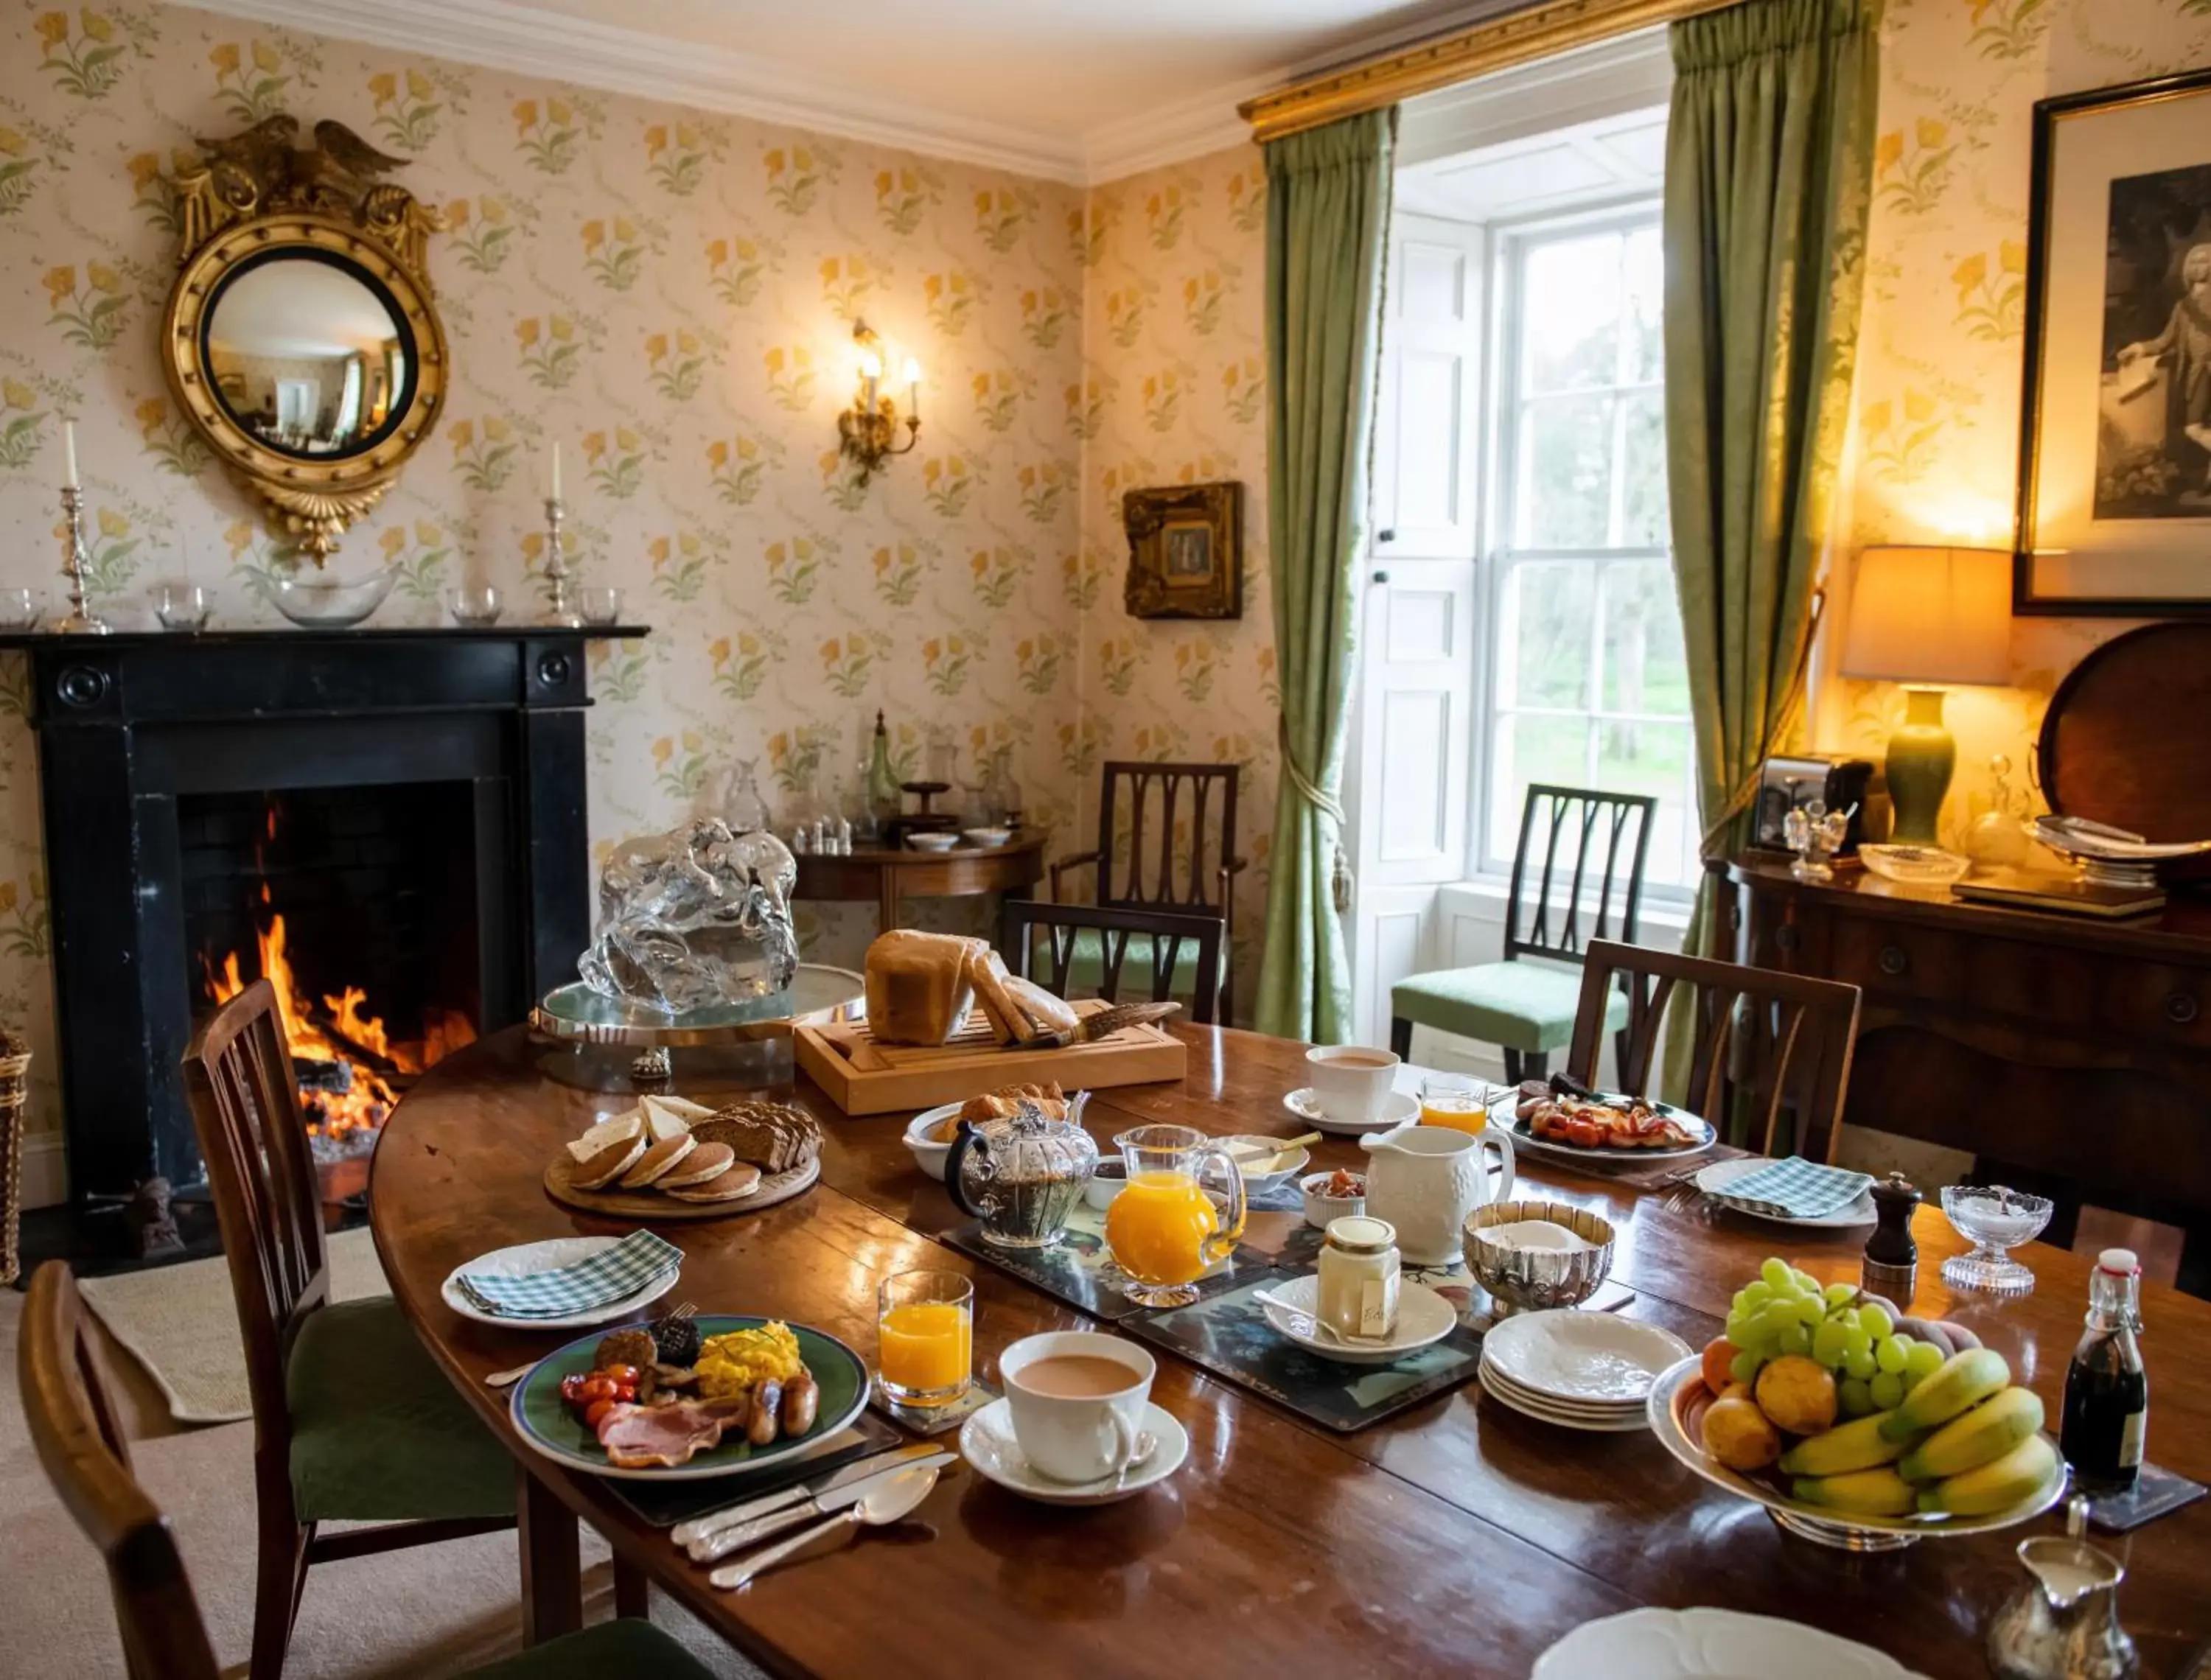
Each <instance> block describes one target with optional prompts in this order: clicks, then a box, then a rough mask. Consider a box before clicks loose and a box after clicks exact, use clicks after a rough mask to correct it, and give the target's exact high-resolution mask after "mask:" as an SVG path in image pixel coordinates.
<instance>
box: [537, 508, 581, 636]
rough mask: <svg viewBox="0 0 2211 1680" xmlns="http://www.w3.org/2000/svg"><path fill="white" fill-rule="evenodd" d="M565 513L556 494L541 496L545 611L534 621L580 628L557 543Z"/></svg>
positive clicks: (565, 562) (564, 558) (565, 559)
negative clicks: (542, 498) (543, 510)
mask: <svg viewBox="0 0 2211 1680" xmlns="http://www.w3.org/2000/svg"><path fill="white" fill-rule="evenodd" d="M566 513H567V510H566V508H564V507H563V506H561V505H560V498H559V497H558V496H548V497H547V498H546V499H545V586H546V596H545V611H544V613H542V615H540V617H539V618H538V620H537V622H538V623H540V624H542V625H559V626H560V628H561V629H563V630H581V629H582V628H583V627H584V615H583V614H582V613H579V612H578V611H577V610H576V609H575V608H574V607H572V606H570V605H569V603H568V557H567V554H566V552H565V551H564V550H563V549H562V547H561V546H560V521H561V520H562V518H563V517H566Z"/></svg>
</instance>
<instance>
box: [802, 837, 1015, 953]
mask: <svg viewBox="0 0 2211 1680" xmlns="http://www.w3.org/2000/svg"><path fill="white" fill-rule="evenodd" d="M1049 843H1051V831H1050V830H1048V829H1039V830H1036V831H1024V832H1022V833H1021V835H1020V836H1018V837H1016V838H1015V839H1012V840H1009V841H1008V842H1007V843H1005V844H1004V845H1003V846H987V847H985V846H971V845H968V844H967V843H966V842H964V841H963V842H961V843H960V844H959V845H958V846H955V847H954V848H953V849H952V850H950V851H948V852H917V851H891V850H887V849H868V850H864V851H863V850H860V849H854V850H852V851H851V852H850V853H847V854H846V855H843V856H841V857H825V856H817V855H811V854H809V855H804V856H802V857H800V858H799V860H798V886H797V891H794V892H793V893H792V895H791V896H792V897H796V898H826V899H832V900H836V901H839V902H841V903H866V902H867V901H868V900H869V899H870V898H872V899H874V900H875V909H876V914H877V915H878V916H879V917H880V918H881V921H880V924H879V927H880V931H881V932H883V933H888V932H889V931H890V930H891V929H892V928H896V927H898V926H899V925H900V922H899V907H900V903H902V901H904V900H905V899H906V898H909V897H912V898H965V897H972V896H973V895H975V894H977V893H983V892H1003V893H1009V894H1012V895H1013V896H1015V897H1027V894H1028V891H1029V889H1030V888H1032V887H1033V886H1034V885H1036V884H1037V883H1038V882H1039V881H1040V880H1042V879H1044V849H1045V846H1046V845H1047V844H1049Z"/></svg>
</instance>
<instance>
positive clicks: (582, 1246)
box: [438, 1236, 677, 1330]
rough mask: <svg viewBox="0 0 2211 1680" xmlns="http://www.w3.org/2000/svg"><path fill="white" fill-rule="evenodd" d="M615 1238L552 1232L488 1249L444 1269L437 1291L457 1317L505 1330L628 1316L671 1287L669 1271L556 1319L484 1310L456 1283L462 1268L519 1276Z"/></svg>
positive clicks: (569, 1326)
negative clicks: (631, 1292) (615, 1298)
mask: <svg viewBox="0 0 2211 1680" xmlns="http://www.w3.org/2000/svg"><path fill="white" fill-rule="evenodd" d="M618 1242H621V1238H620V1237H618V1236H555V1237H550V1238H548V1239H547V1240H546V1241H545V1242H518V1243H517V1244H516V1245H515V1246H514V1247H513V1248H494V1249H493V1250H492V1251H491V1253H489V1254H478V1255H477V1256H476V1258H475V1259H474V1260H463V1261H462V1262H461V1263H460V1264H459V1265H458V1266H455V1267H454V1268H453V1269H452V1270H451V1272H447V1273H446V1274H445V1282H444V1283H443V1284H439V1288H438V1292H439V1294H440V1295H441V1296H444V1297H445V1304H446V1305H447V1306H448V1307H451V1308H452V1309H453V1310H454V1311H455V1312H457V1313H458V1314H460V1315H461V1316H462V1317H463V1318H466V1319H474V1320H476V1322H477V1323H478V1324H496V1325H498V1326H500V1328H501V1329H505V1330H588V1329H590V1328H591V1326H593V1325H595V1324H614V1323H616V1322H618V1321H620V1320H625V1319H633V1318H636V1317H638V1316H639V1315H640V1314H642V1313H643V1312H644V1310H645V1308H647V1307H649V1306H651V1304H652V1303H653V1302H656V1301H657V1300H659V1299H660V1297H661V1296H663V1295H665V1294H667V1293H668V1291H669V1290H672V1289H674V1288H675V1279H676V1277H677V1273H676V1272H669V1273H668V1275H667V1276H666V1277H664V1278H661V1279H660V1280H659V1281H658V1282H657V1283H651V1284H646V1285H645V1287H644V1288H643V1289H641V1290H639V1291H638V1292H637V1293H636V1294H634V1295H625V1296H622V1298H621V1300H619V1301H609V1302H606V1303H605V1304H604V1305H603V1306H599V1307H594V1308H591V1310H590V1311H589V1312H584V1313H569V1314H565V1315H564V1316H562V1317H560V1318H515V1317H513V1316H512V1315H511V1314H503V1313H488V1312H486V1311H484V1309H483V1308H481V1307H479V1306H477V1305H476V1302H475V1301H474V1300H472V1299H471V1298H470V1297H469V1295H468V1293H467V1292H466V1291H465V1290H463V1289H462V1288H461V1283H460V1278H461V1273H463V1272H490V1273H491V1274H492V1275H493V1276H494V1277H498V1278H519V1277H521V1276H522V1275H523V1274H524V1273H525V1272H551V1271H554V1270H556V1269H558V1268H559V1267H560V1266H573V1265H575V1264H576V1263H577V1262H578V1260H589V1259H590V1258H591V1256H592V1255H593V1254H599V1253H601V1252H603V1250H605V1249H608V1248H613V1247H614V1246H615V1244H616V1243H618Z"/></svg>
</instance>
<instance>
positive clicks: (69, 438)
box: [62, 420, 82, 490]
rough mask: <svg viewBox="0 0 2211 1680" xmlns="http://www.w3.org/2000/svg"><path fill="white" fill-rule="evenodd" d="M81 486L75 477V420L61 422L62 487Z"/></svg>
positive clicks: (67, 488) (75, 487)
mask: <svg viewBox="0 0 2211 1680" xmlns="http://www.w3.org/2000/svg"><path fill="white" fill-rule="evenodd" d="M81 487H82V486H80V485H79V484H78V483H77V478H76V421H75V420H64V421H63V422H62V488H63V489H64V490H76V489H79V488H81Z"/></svg>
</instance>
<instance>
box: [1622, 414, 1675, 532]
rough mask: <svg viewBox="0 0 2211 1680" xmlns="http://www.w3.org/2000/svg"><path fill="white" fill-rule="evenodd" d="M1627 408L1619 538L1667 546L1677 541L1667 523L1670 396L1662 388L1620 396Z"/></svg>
mask: <svg viewBox="0 0 2211 1680" xmlns="http://www.w3.org/2000/svg"><path fill="white" fill-rule="evenodd" d="M1620 402H1621V404H1622V405H1623V406H1624V407H1625V408H1626V425H1625V426H1623V427H1622V428H1621V430H1622V433H1623V438H1622V442H1621V445H1620V449H1621V455H1622V457H1623V458H1622V459H1621V461H1620V543H1621V545H1622V546H1623V547H1628V548H1666V547H1671V546H1672V544H1673V540H1674V537H1673V529H1672V527H1671V526H1670V525H1669V523H1667V512H1666V508H1667V501H1666V413H1665V403H1666V399H1665V397H1664V396H1663V393H1661V392H1658V391H1641V392H1638V393H1636V394H1635V395H1633V396H1624V397H1622V398H1620Z"/></svg>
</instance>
